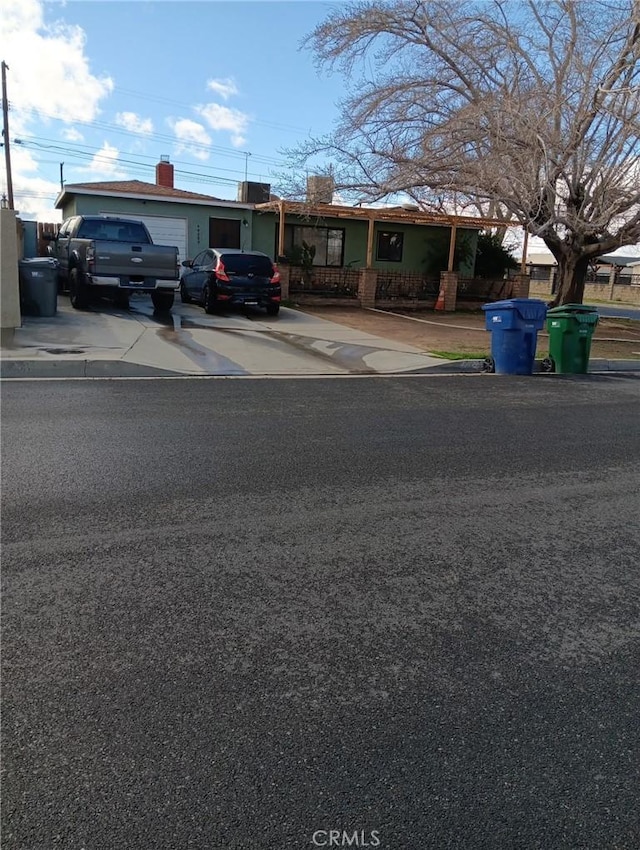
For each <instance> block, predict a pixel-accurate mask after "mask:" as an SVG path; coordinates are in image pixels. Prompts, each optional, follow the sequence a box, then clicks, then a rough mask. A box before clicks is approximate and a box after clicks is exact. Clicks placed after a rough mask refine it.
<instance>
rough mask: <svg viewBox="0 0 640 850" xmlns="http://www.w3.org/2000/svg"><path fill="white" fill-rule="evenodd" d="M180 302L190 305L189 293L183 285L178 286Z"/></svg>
mask: <svg viewBox="0 0 640 850" xmlns="http://www.w3.org/2000/svg"><path fill="white" fill-rule="evenodd" d="M180 300H181V301H182V303H183V304H190V303H191V298H190V297H189V293H188V292H187V287H186V286H185V285H184V283H181V284H180Z"/></svg>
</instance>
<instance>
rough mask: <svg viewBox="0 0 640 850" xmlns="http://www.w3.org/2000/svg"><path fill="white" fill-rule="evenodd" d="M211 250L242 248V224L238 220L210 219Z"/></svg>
mask: <svg viewBox="0 0 640 850" xmlns="http://www.w3.org/2000/svg"><path fill="white" fill-rule="evenodd" d="M209 246H210V247H211V248H240V222H239V221H238V219H237V218H210V219H209Z"/></svg>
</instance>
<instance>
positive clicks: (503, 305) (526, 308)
mask: <svg viewBox="0 0 640 850" xmlns="http://www.w3.org/2000/svg"><path fill="white" fill-rule="evenodd" d="M482 309H483V310H515V311H517V312H518V313H519V314H520V318H521V319H523V320H524V321H525V322H536V321H540V320H541V319H544V317H545V316H546V315H547V305H546V304H545V302H544V301H541V300H540V299H539V298H507V299H506V300H504V301H494V302H493V303H492V304H483V305H482Z"/></svg>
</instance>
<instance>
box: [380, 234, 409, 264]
mask: <svg viewBox="0 0 640 850" xmlns="http://www.w3.org/2000/svg"><path fill="white" fill-rule="evenodd" d="M383 236H387V237H389V240H388V244H387V247H390V243H391V240H392V239H393V237H394V236H399V237H400V245H399V256H398V257H397V258H396V257H390V256H386V257H381V256H380V241H381V237H383ZM403 256H404V231H403V230H378V231H376V261H377V262H380V263H401V262H402V260H403Z"/></svg>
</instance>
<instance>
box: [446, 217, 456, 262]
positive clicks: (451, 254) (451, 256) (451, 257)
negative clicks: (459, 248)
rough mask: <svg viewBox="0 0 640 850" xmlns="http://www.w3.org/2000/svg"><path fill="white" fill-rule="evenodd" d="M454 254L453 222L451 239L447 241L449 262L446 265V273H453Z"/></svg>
mask: <svg viewBox="0 0 640 850" xmlns="http://www.w3.org/2000/svg"><path fill="white" fill-rule="evenodd" d="M455 253H456V225H455V222H454V223H453V224H452V225H451V239H450V241H449V262H448V264H447V271H448V272H452V271H453V261H454V258H455Z"/></svg>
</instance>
